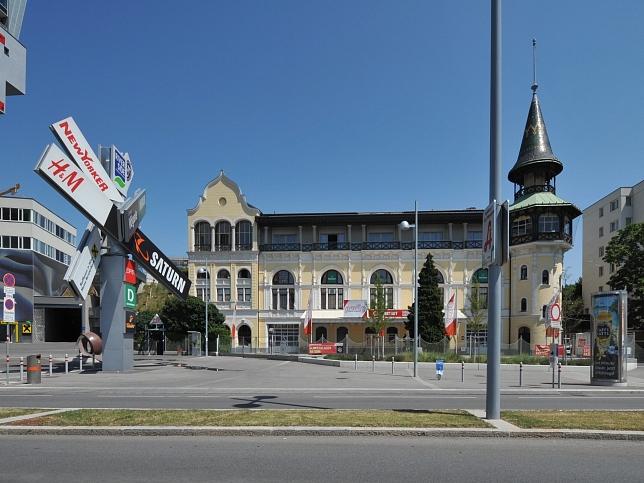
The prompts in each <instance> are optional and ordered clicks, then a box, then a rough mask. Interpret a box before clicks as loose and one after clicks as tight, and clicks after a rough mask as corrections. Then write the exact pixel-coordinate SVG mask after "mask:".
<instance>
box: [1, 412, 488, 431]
mask: <svg viewBox="0 0 644 483" xmlns="http://www.w3.org/2000/svg"><path fill="white" fill-rule="evenodd" d="M11 424H12V425H16V426H25V425H28V426H282V427H284V426H324V427H330V426H336V427H337V426H342V427H373V428H381V427H396V428H486V427H490V426H489V425H488V424H487V423H485V422H484V421H482V420H480V419H479V418H477V417H476V416H473V415H471V414H470V413H468V412H467V411H442V410H436V411H416V410H271V409H267V410H248V409H238V410H230V411H229V410H224V411H219V410H148V409H145V410H130V409H80V410H77V411H68V412H64V413H60V414H52V415H49V416H42V417H36V418H31V419H29V420H23V421H16V422H14V423H11Z"/></svg>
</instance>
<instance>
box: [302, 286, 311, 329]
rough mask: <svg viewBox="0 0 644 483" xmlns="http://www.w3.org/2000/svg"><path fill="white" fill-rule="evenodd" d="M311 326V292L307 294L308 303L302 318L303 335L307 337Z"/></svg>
mask: <svg viewBox="0 0 644 483" xmlns="http://www.w3.org/2000/svg"><path fill="white" fill-rule="evenodd" d="M312 326H313V290H311V293H310V294H309V303H308V305H307V306H306V316H305V317H304V334H305V335H309V334H310V333H311V328H312Z"/></svg>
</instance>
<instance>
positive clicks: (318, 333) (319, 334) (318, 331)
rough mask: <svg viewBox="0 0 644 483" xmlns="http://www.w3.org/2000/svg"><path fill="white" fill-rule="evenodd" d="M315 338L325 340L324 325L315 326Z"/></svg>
mask: <svg viewBox="0 0 644 483" xmlns="http://www.w3.org/2000/svg"><path fill="white" fill-rule="evenodd" d="M315 340H316V341H317V342H327V341H328V340H329V339H327V331H326V327H316V329H315Z"/></svg>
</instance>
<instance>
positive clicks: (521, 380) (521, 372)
mask: <svg viewBox="0 0 644 483" xmlns="http://www.w3.org/2000/svg"><path fill="white" fill-rule="evenodd" d="M521 386H523V362H519V387H521Z"/></svg>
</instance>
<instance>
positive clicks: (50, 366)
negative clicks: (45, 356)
mask: <svg viewBox="0 0 644 483" xmlns="http://www.w3.org/2000/svg"><path fill="white" fill-rule="evenodd" d="M53 372H54V371H53V359H52V357H51V354H49V377H51V376H52V373H53Z"/></svg>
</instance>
